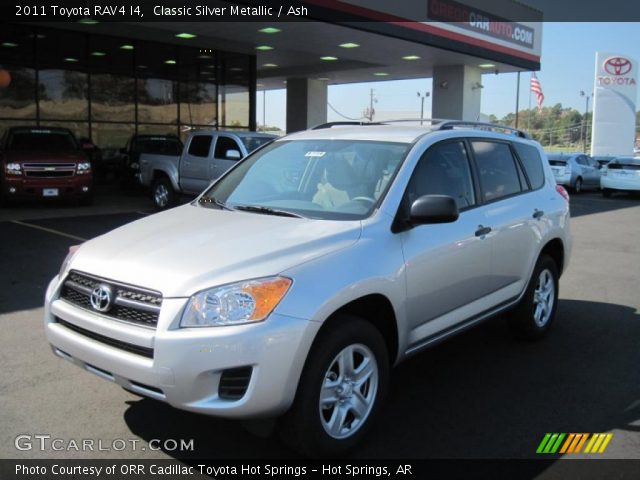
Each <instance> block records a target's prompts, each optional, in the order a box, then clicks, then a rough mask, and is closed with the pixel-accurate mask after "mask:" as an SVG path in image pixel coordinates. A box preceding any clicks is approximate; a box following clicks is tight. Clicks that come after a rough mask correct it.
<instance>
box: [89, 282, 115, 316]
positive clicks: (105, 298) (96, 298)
mask: <svg viewBox="0 0 640 480" xmlns="http://www.w3.org/2000/svg"><path fill="white" fill-rule="evenodd" d="M90 300H91V306H92V307H93V309H94V310H97V311H99V312H108V311H109V309H110V308H111V302H112V300H113V292H112V291H111V287H110V286H109V285H104V284H102V285H98V286H97V287H96V288H94V289H93V290H92V291H91V298H90Z"/></svg>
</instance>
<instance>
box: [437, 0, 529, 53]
mask: <svg viewBox="0 0 640 480" xmlns="http://www.w3.org/2000/svg"><path fill="white" fill-rule="evenodd" d="M428 17H429V18H430V19H433V20H439V21H441V22H447V23H452V24H454V25H455V26H457V27H460V28H464V29H465V30H470V31H473V32H477V33H480V34H483V35H488V36H490V37H493V38H497V39H499V40H503V41H505V42H509V43H513V44H516V45H521V46H524V47H528V48H533V46H534V35H535V32H534V30H533V28H530V27H528V26H526V25H523V24H521V23H516V22H511V21H509V20H507V19H506V18H502V17H500V16H498V15H494V14H492V13H488V12H486V11H484V10H480V9H479V8H476V7H472V6H470V5H464V4H462V3H458V2H455V1H453V0H429V4H428Z"/></svg>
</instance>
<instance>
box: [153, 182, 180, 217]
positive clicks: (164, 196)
mask: <svg viewBox="0 0 640 480" xmlns="http://www.w3.org/2000/svg"><path fill="white" fill-rule="evenodd" d="M151 200H153V204H154V205H155V207H156V208H157V209H158V210H164V209H166V208H171V207H172V206H173V205H174V204H175V202H176V192H174V190H173V185H171V181H170V180H169V179H168V178H167V177H159V178H157V179H156V180H155V181H154V182H153V186H152V187H151Z"/></svg>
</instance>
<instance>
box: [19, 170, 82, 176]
mask: <svg viewBox="0 0 640 480" xmlns="http://www.w3.org/2000/svg"><path fill="white" fill-rule="evenodd" d="M24 174H25V175H26V176H27V177H36V178H58V177H71V176H73V170H67V171H64V170H57V171H51V172H47V171H44V170H41V171H35V170H34V171H30V170H25V171H24Z"/></svg>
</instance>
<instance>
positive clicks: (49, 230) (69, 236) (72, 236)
mask: <svg viewBox="0 0 640 480" xmlns="http://www.w3.org/2000/svg"><path fill="white" fill-rule="evenodd" d="M10 221H11V223H15V224H17V225H22V226H23V227H31V228H35V229H36V230H42V231H43V232H48V233H53V234H55V235H60V236H61V237H67V238H71V239H73V240H79V241H81V242H86V241H87V239H86V238H82V237H77V236H76V235H71V234H70V233H64V232H61V231H59V230H54V229H52V228H47V227H41V226H40V225H34V224H32V223H27V222H21V221H20V220H10Z"/></svg>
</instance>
